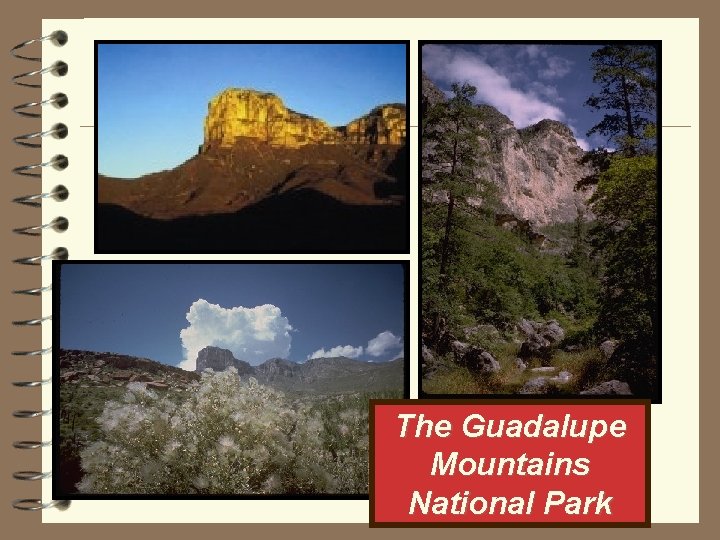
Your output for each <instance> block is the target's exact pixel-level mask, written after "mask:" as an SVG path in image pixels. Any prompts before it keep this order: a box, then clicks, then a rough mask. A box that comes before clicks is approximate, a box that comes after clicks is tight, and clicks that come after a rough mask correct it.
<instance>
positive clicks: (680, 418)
mask: <svg viewBox="0 0 720 540" xmlns="http://www.w3.org/2000/svg"><path fill="white" fill-rule="evenodd" d="M58 29H62V30H65V31H66V32H67V33H68V35H69V41H68V43H67V45H66V46H65V47H63V48H57V47H54V46H53V45H51V44H48V43H46V44H44V45H43V66H47V65H50V64H51V63H52V62H54V61H55V60H63V61H65V62H67V64H68V65H69V72H68V75H67V76H65V77H55V76H51V75H47V76H45V77H44V79H43V90H42V93H43V98H44V99H46V98H48V97H49V96H50V95H52V94H53V93H55V92H60V91H61V92H64V93H65V94H67V95H68V97H69V99H70V104H69V105H68V106H67V107H66V108H64V109H60V110H56V109H54V108H52V107H46V108H45V110H44V111H43V129H48V128H49V127H50V126H51V125H53V124H55V123H57V122H64V123H65V124H67V125H68V126H69V136H68V137H67V138H66V139H62V140H55V139H52V138H47V139H45V140H44V141H43V159H44V160H48V159H50V158H51V157H52V156H53V155H55V154H64V155H66V156H68V158H69V160H70V166H69V167H68V168H67V169H66V170H64V171H54V170H49V171H46V172H45V173H44V175H43V189H44V191H48V190H50V189H52V188H53V187H54V186H55V185H57V184H59V183H62V184H63V185H65V186H66V187H67V188H68V189H69V191H70V197H69V198H68V200H67V201H65V202H54V201H46V202H44V203H43V209H42V211H43V223H47V222H48V221H49V220H51V219H52V218H54V217H56V216H59V215H62V216H64V217H66V218H68V219H69V220H70V227H69V229H68V231H66V232H63V233H56V232H52V231H49V232H47V233H45V234H44V235H43V253H49V252H50V251H52V249H54V248H55V247H58V246H64V247H66V248H67V249H68V250H69V252H70V257H71V258H72V259H93V260H112V259H115V258H116V257H113V256H109V255H103V256H99V255H94V254H93V211H94V131H93V127H92V126H93V122H94V44H93V41H94V40H130V39H132V40H184V39H186V40H318V39H320V40H342V39H351V40H353V39H354V40H386V39H392V40H410V43H411V45H410V50H411V55H410V103H409V105H410V108H411V114H410V125H411V129H410V151H411V157H410V164H411V178H413V179H416V178H417V176H418V174H417V163H418V160H417V149H418V140H417V136H418V130H417V125H418V117H417V106H416V104H417V102H418V88H417V80H418V51H417V48H418V45H417V41H418V40H421V39H422V40H479V39H482V40H528V41H533V40H535V41H542V40H549V39H553V40H556V39H563V40H592V39H595V40H601V41H602V40H611V39H619V40H629V39H637V40H650V39H653V40H654V39H661V40H662V42H663V47H662V54H663V66H662V69H663V72H662V75H663V80H662V91H663V96H662V98H663V99H662V107H663V108H662V118H663V124H664V125H668V126H676V125H684V126H690V127H689V128H664V129H663V144H662V313H663V329H664V332H663V343H662V351H663V366H662V376H663V381H662V382H663V385H662V386H663V388H662V391H663V404H662V405H654V406H653V407H652V479H651V484H652V490H651V502H652V522H653V523H696V522H698V520H699V431H698V415H699V406H698V392H699V330H698V327H699V221H698V215H699V151H698V148H699V147H698V142H699V141H698V137H699V22H698V20H697V19H307V20H301V19H267V20H265V19H256V20H233V19H73V20H45V21H43V35H46V34H48V33H50V32H52V31H54V30H58ZM84 126H89V127H84ZM410 185H411V194H410V201H411V202H412V204H413V205H415V206H414V208H417V201H418V183H417V182H411V183H410ZM411 208H412V207H411ZM417 246H418V216H417V211H416V210H414V209H411V253H410V256H408V255H402V254H400V255H395V256H393V255H381V256H369V255H368V256H362V257H356V256H352V255H333V256H324V257H317V258H319V259H320V258H321V259H334V260H347V259H356V258H366V259H374V260H386V259H409V260H410V261H411V262H410V276H411V289H410V296H411V302H410V313H411V316H410V325H411V327H410V331H409V332H408V334H407V337H408V339H409V343H410V357H411V359H416V358H418V350H417V342H418V335H417V328H418V316H417V313H418V309H419V306H418V284H417V280H418V262H419V252H418V248H417ZM117 258H120V259H138V260H140V259H163V260H170V259H178V260H183V259H188V260H190V259H197V260H209V259H222V260H235V259H237V260H242V259H243V258H248V257H247V256H233V255H198V256H186V255H182V256H172V255H161V256H154V255H125V256H120V257H117ZM252 258H253V259H260V258H262V259H268V260H292V259H306V258H310V257H306V256H262V257H259V256H258V257H255V256H253V257H252ZM313 258H315V257H313ZM51 281H52V276H51V265H50V264H44V265H43V284H44V285H45V284H48V283H50V282H51ZM51 312H52V303H51V298H50V297H49V296H48V295H46V296H45V297H44V298H43V315H50V314H51ZM51 345H52V333H51V327H50V326H49V325H48V326H46V327H44V328H43V347H50V346H51ZM50 375H51V366H50V358H49V356H48V357H46V358H45V359H44V361H43V377H49V376H50ZM416 379H417V363H416V362H414V361H411V362H410V380H411V395H412V396H413V397H416V396H417V384H416V382H415V381H416ZM43 407H44V408H50V407H51V389H50V388H48V387H45V388H44V389H43ZM51 435H52V430H51V420H50V418H49V417H46V418H43V439H44V440H49V439H51ZM51 468H52V463H51V450H50V449H44V451H43V470H50V469H51ZM50 482H51V480H45V481H43V500H49V499H50V496H51V490H50V488H51V484H50ZM42 518H43V521H44V522H47V523H70V522H107V523H119V522H130V523H133V522H158V523H165V522H205V523H211V522H218V523H220V522H238V523H241V522H244V523H280V522H285V523H366V522H367V521H368V501H338V500H332V501H329V500H311V499H307V500H268V501H263V500H229V501H210V500H204V501H203V500H182V501H175V500H162V501H84V500H83V501H80V500H78V501H74V502H73V504H72V506H71V507H70V509H69V510H67V511H65V512H60V511H56V510H50V511H45V512H43V513H42Z"/></svg>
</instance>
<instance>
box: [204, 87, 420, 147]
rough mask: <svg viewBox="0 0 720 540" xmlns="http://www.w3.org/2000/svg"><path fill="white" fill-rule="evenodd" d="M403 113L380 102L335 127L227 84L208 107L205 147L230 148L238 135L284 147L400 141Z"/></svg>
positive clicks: (271, 97)
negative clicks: (362, 113) (346, 123)
mask: <svg viewBox="0 0 720 540" xmlns="http://www.w3.org/2000/svg"><path fill="white" fill-rule="evenodd" d="M405 117H406V114H405V105H402V104H389V105H381V106H379V107H376V108H375V109H373V110H372V111H370V113H369V114H367V115H365V116H362V117H360V118H358V119H356V120H353V121H352V122H350V123H349V124H348V125H347V126H341V127H339V128H334V127H331V126H330V125H328V124H327V123H326V122H325V121H323V120H320V119H318V118H313V117H312V116H308V115H305V114H301V113H298V112H295V111H293V110H291V109H288V108H287V107H286V106H285V104H284V103H283V102H282V100H281V99H280V98H279V97H278V96H276V95H275V94H272V93H267V92H258V91H256V90H250V89H244V88H230V89H227V90H223V91H222V92H220V93H219V94H218V95H217V96H215V97H214V98H213V99H212V100H211V101H210V104H209V105H208V114H207V117H206V118H205V142H204V144H203V151H207V150H208V149H210V148H230V147H232V146H233V145H234V144H235V142H236V141H237V140H238V139H239V138H241V137H246V138H250V139H255V140H260V141H263V142H267V143H269V144H270V145H272V146H276V147H284V148H299V147H301V146H304V145H307V144H342V143H351V144H392V145H402V144H405V137H406V132H405V129H406V127H405Z"/></svg>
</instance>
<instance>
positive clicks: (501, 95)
mask: <svg viewBox="0 0 720 540" xmlns="http://www.w3.org/2000/svg"><path fill="white" fill-rule="evenodd" d="M422 52H423V69H424V70H425V71H426V72H427V74H428V76H429V77H430V78H431V79H435V80H441V81H444V82H456V81H459V82H465V81H467V82H469V83H470V84H472V85H473V86H475V87H476V88H477V100H478V101H479V102H482V103H489V104H490V105H493V106H494V107H496V108H497V109H499V110H500V112H502V113H503V114H505V115H507V116H508V117H510V119H511V120H512V121H513V122H514V123H515V126H516V127H518V128H522V127H526V126H529V125H531V124H535V123H537V122H539V121H540V120H543V119H545V118H549V119H551V120H559V121H564V120H565V113H564V112H563V111H562V110H561V109H560V108H559V107H557V106H556V105H554V104H553V103H551V102H550V100H548V99H547V98H546V99H543V97H542V96H538V95H537V94H536V93H535V92H533V91H532V90H531V91H522V90H520V89H519V88H515V87H513V85H512V83H511V82H510V79H509V78H508V77H506V76H505V75H504V74H502V73H500V72H499V71H497V70H496V69H495V68H493V67H492V66H490V65H489V64H487V63H486V62H485V61H484V60H482V59H481V58H480V57H479V56H477V55H473V54H471V53H468V52H467V51H464V50H461V49H457V48H450V47H447V46H444V45H425V46H424V47H423V50H422ZM548 66H549V64H548ZM550 69H551V68H550V67H548V68H547V70H550ZM562 69H563V66H562V65H561V64H558V65H555V66H554V70H555V71H554V73H556V74H559V73H560V71H561V70H562ZM567 69H568V70H569V67H567ZM549 74H550V71H548V75H549Z"/></svg>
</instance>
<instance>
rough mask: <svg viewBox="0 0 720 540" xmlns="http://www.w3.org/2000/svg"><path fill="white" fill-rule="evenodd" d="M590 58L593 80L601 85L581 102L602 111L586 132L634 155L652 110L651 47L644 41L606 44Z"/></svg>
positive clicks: (653, 103) (652, 68)
mask: <svg viewBox="0 0 720 540" xmlns="http://www.w3.org/2000/svg"><path fill="white" fill-rule="evenodd" d="M591 62H592V67H593V70H594V76H593V81H594V82H595V83H598V84H599V85H601V87H602V89H601V90H600V92H599V93H598V94H593V95H591V96H590V97H589V98H588V100H587V101H586V102H585V103H586V105H588V106H589V107H591V108H593V109H595V110H603V111H606V113H605V116H604V117H603V119H602V121H601V122H600V123H598V124H597V125H595V126H593V128H592V129H590V131H588V133H587V134H588V136H589V135H592V134H594V133H599V134H601V135H604V136H606V137H608V139H609V140H610V141H612V142H613V143H614V144H616V145H617V149H618V150H620V151H621V152H622V153H623V154H625V155H627V156H634V155H635V154H636V153H637V152H638V146H639V144H640V142H641V140H642V138H643V134H644V131H645V128H646V127H647V126H648V125H649V124H652V121H653V118H652V117H653V116H654V114H655V106H656V103H655V101H656V88H655V85H656V81H655V72H656V53H655V49H654V47H651V46H644V45H643V46H638V45H607V46H605V47H602V48H600V49H598V50H597V51H595V52H593V53H592V55H591Z"/></svg>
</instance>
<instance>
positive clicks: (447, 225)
mask: <svg viewBox="0 0 720 540" xmlns="http://www.w3.org/2000/svg"><path fill="white" fill-rule="evenodd" d="M452 91H453V96H452V97H451V98H450V99H448V100H447V101H442V102H439V103H436V104H434V105H431V106H429V107H428V108H427V110H426V114H425V116H424V118H423V132H422V145H423V169H424V170H423V228H422V242H423V303H424V306H423V314H424V317H425V318H426V320H428V322H429V323H430V324H431V325H432V327H433V330H432V333H433V338H434V339H437V338H439V335H438V334H439V331H440V326H441V321H442V320H446V319H447V318H448V317H450V316H452V315H451V311H456V310H457V308H458V307H459V306H458V305H457V302H456V300H457V298H458V292H459V291H458V290H457V287H458V286H461V284H460V283H459V282H458V281H453V276H452V275H451V274H452V267H453V266H456V267H459V266H462V260H463V258H464V255H466V254H467V251H468V250H467V238H466V234H465V232H463V231H466V230H467V229H468V227H469V223H468V222H469V216H468V215H467V213H465V212H464V211H463V207H465V205H466V203H465V200H466V198H467V197H468V196H470V195H473V196H476V197H477V196H480V197H484V198H487V197H489V196H490V194H491V190H490V189H489V186H488V183H487V182H482V181H481V180H479V179H478V178H477V177H476V174H477V168H478V166H479V165H480V163H481V161H480V160H481V154H482V153H481V149H480V145H479V138H480V137H481V136H482V135H483V130H482V123H481V122H482V117H483V115H482V112H481V111H480V110H479V109H478V108H477V107H476V106H475V105H473V103H472V98H473V97H474V96H475V94H476V89H475V87H474V86H472V85H470V84H467V83H463V84H458V83H454V84H453V85H452ZM486 202H487V201H486ZM484 206H485V207H486V208H487V206H488V205H487V204H486V205H484ZM457 275H458V276H459V277H460V278H461V276H462V272H457ZM460 281H462V279H460Z"/></svg>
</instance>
